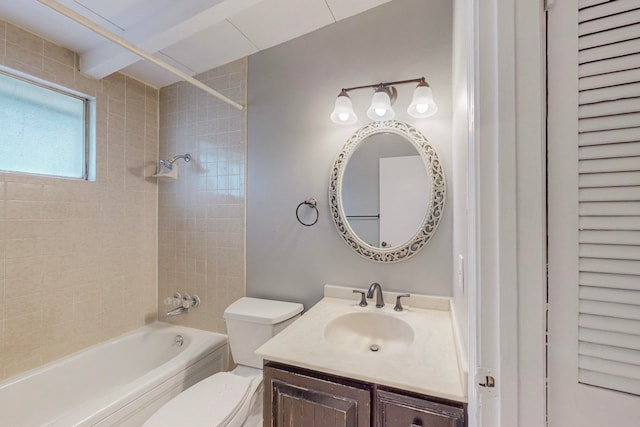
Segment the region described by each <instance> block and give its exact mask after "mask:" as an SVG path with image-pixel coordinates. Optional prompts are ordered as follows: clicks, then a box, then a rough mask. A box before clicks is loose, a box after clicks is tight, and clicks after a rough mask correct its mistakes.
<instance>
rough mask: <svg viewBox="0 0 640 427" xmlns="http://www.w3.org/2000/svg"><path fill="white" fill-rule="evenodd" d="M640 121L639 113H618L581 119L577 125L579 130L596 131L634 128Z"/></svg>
mask: <svg viewBox="0 0 640 427" xmlns="http://www.w3.org/2000/svg"><path fill="white" fill-rule="evenodd" d="M638 123H640V113H630V114H619V115H615V116H607V117H594V118H591V119H582V120H580V124H579V126H578V131H579V132H598V131H606V130H613V129H624V128H634V127H636V126H638Z"/></svg>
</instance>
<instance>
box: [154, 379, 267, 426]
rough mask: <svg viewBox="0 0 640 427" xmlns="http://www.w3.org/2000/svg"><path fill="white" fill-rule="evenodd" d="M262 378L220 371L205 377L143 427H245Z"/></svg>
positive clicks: (173, 400)
mask: <svg viewBox="0 0 640 427" xmlns="http://www.w3.org/2000/svg"><path fill="white" fill-rule="evenodd" d="M261 384H262V375H254V376H240V375H235V374H233V373H231V372H219V373H217V374H215V375H212V376H210V377H209V378H205V379H204V380H202V381H200V382H199V383H197V384H195V385H193V386H192V387H190V388H188V389H187V390H185V391H183V392H182V393H180V394H179V395H178V396H176V397H175V398H173V399H172V400H171V401H169V402H168V403H166V404H165V405H164V406H162V407H161V408H160V409H159V410H158V411H157V412H156V413H155V414H153V415H152V416H151V418H149V419H148V420H147V422H145V423H144V425H143V427H165V426H166V427H176V426H180V425H189V426H190V427H219V426H228V427H236V426H238V427H239V426H241V425H242V424H243V422H244V420H245V418H246V417H247V414H248V413H249V410H250V408H249V406H250V405H251V403H252V401H253V400H254V399H252V397H253V395H254V393H255V391H256V390H257V389H258V387H260V386H261Z"/></svg>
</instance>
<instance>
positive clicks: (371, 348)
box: [369, 344, 380, 351]
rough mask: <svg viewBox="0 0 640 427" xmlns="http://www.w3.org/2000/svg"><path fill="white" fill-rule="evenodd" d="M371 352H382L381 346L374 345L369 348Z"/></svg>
mask: <svg viewBox="0 0 640 427" xmlns="http://www.w3.org/2000/svg"><path fill="white" fill-rule="evenodd" d="M369 350H371V351H378V350H380V346H379V345H378V344H372V345H371V347H369Z"/></svg>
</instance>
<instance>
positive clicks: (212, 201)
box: [158, 58, 247, 333]
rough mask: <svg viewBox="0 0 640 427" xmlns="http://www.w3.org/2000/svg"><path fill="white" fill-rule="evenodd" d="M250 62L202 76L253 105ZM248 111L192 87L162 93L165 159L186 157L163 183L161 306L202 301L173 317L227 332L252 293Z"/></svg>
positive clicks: (176, 86) (181, 86)
mask: <svg viewBox="0 0 640 427" xmlns="http://www.w3.org/2000/svg"><path fill="white" fill-rule="evenodd" d="M246 69H247V60H246V58H245V59H243V60H239V61H235V62H232V63H230V64H227V65H225V66H222V67H219V68H216V69H213V70H210V71H207V72H205V73H202V74H200V75H198V76H196V78H197V79H198V80H201V81H203V82H204V83H206V84H207V85H209V86H211V87H212V88H214V89H216V90H217V91H219V92H221V93H222V94H223V95H226V96H227V97H229V98H231V99H232V100H234V101H236V102H238V103H240V104H245V103H246V87H247V86H246V82H247V74H246ZM245 151H246V110H244V111H238V110H236V109H235V108H233V107H231V106H229V105H227V104H225V103H223V102H222V101H220V100H218V99H217V98H214V97H213V96H211V95H209V94H206V93H204V92H202V91H201V90H199V89H197V88H195V87H193V86H191V85H189V84H187V83H176V84H174V85H172V86H169V87H166V88H163V89H161V91H160V157H161V158H165V159H167V158H170V157H171V156H174V155H176V154H185V153H189V154H191V155H192V156H193V160H192V161H191V162H190V163H185V162H183V161H182V160H179V161H178V163H177V164H178V167H179V179H178V180H177V181H173V180H163V181H161V182H160V184H159V203H158V224H159V226H158V305H159V311H160V315H162V313H163V312H165V311H168V310H170V309H172V308H173V307H171V306H167V305H165V304H164V300H165V299H166V298H167V297H171V296H172V295H173V294H174V293H175V292H181V293H189V294H192V295H193V294H197V295H198V296H199V297H200V298H201V300H202V303H201V306H200V307H198V308H196V309H192V310H191V311H190V312H189V313H188V314H185V315H181V316H177V317H173V318H171V319H169V321H171V322H174V323H178V324H182V325H186V326H191V327H196V328H200V329H205V330H210V331H215V332H223V333H224V332H225V327H224V322H223V321H222V313H223V312H224V309H225V308H226V307H227V306H228V305H229V304H230V303H232V302H233V301H235V300H236V299H238V298H240V297H242V296H243V295H244V293H245V263H244V260H245V257H244V254H245V235H244V233H245V219H244V218H245V214H244V212H245Z"/></svg>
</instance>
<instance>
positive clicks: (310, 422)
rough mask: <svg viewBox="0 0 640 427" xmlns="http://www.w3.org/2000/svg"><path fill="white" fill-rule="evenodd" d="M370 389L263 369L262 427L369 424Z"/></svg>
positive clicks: (274, 368) (353, 426)
mask: <svg viewBox="0 0 640 427" xmlns="http://www.w3.org/2000/svg"><path fill="white" fill-rule="evenodd" d="M370 396H371V390H370V389H369V388H368V387H367V386H366V385H364V384H358V383H354V384H350V383H343V382H340V383H337V382H335V381H331V380H328V379H326V378H322V377H318V376H310V375H307V374H305V373H303V372H299V371H291V370H288V369H282V368H281V367H280V366H274V365H265V367H264V424H263V425H264V426H270V427H285V426H286V427H297V426H300V427H302V426H304V427H313V426H317V427H320V426H322V427H363V426H370V425H371V397H370Z"/></svg>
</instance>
